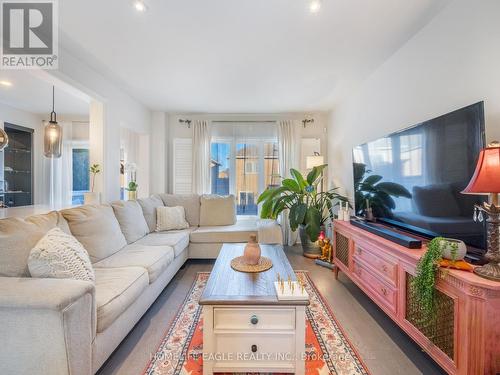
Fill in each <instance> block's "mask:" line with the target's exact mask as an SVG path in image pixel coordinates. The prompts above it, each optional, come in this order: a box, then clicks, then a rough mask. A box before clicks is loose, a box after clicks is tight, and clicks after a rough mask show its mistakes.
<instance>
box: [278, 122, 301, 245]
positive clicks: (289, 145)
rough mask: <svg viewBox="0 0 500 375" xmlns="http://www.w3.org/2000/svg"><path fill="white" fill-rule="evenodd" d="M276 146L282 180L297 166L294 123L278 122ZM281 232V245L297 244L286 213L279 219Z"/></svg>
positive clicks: (297, 155) (297, 152) (297, 140)
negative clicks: (277, 147)
mask: <svg viewBox="0 0 500 375" xmlns="http://www.w3.org/2000/svg"><path fill="white" fill-rule="evenodd" d="M278 145H279V163H280V172H281V176H282V177H283V178H289V177H290V168H296V169H297V168H298V166H299V154H300V150H299V139H298V136H297V127H296V126H295V123H294V121H291V120H284V121H279V122H278ZM280 222H281V228H282V231H283V243H284V244H285V245H289V246H292V245H294V244H295V242H297V236H298V233H297V232H292V230H291V229H290V223H289V220H288V212H284V213H283V214H282V215H281V217H280Z"/></svg>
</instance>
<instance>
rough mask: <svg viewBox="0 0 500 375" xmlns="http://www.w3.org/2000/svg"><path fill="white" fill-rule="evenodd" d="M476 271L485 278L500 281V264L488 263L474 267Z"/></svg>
mask: <svg viewBox="0 0 500 375" xmlns="http://www.w3.org/2000/svg"><path fill="white" fill-rule="evenodd" d="M474 273H475V274H476V275H479V276H481V277H484V278H485V279H489V280H494V281H500V264H498V263H488V264H485V265H484V266H481V267H476V268H474Z"/></svg>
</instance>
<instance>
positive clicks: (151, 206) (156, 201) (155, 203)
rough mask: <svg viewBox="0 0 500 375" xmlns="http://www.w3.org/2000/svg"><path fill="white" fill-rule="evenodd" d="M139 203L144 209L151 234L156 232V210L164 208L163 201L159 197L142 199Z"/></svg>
mask: <svg viewBox="0 0 500 375" xmlns="http://www.w3.org/2000/svg"><path fill="white" fill-rule="evenodd" d="M137 202H138V203H139V204H140V205H141V207H142V213H143V214H144V218H145V219H146V223H147V224H148V228H149V232H150V233H151V232H154V231H155V230H156V208H157V207H162V206H164V204H163V201H162V200H161V199H160V198H159V197H157V196H152V197H149V198H140V199H138V200H137Z"/></svg>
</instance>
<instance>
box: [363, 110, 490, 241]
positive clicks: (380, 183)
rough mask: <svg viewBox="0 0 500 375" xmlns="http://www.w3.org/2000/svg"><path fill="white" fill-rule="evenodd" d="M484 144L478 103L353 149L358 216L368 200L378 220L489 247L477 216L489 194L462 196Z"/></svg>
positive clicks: (482, 116) (482, 119) (482, 112)
mask: <svg viewBox="0 0 500 375" xmlns="http://www.w3.org/2000/svg"><path fill="white" fill-rule="evenodd" d="M484 145H485V134H484V103H483V102H479V103H476V104H472V105H470V106H467V107H464V108H461V109H458V110H456V111H453V112H450V113H448V114H446V115H443V116H439V117H437V118H434V119H432V120H428V121H424V122H422V123H420V124H417V125H415V126H412V127H409V128H406V129H404V130H401V131H398V132H396V133H392V134H389V135H387V136H385V137H382V138H379V139H377V140H374V141H371V142H367V143H364V144H362V145H359V146H357V147H355V148H354V150H353V170H354V184H355V187H354V191H355V211H356V215H357V216H364V214H365V209H366V205H367V204H369V205H370V207H371V208H372V212H373V215H374V216H375V218H376V221H377V222H381V223H383V224H387V225H391V226H395V227H398V228H401V229H407V230H409V231H411V232H414V233H416V234H417V235H421V236H424V237H427V238H431V237H436V236H443V237H449V238H455V239H460V240H463V241H464V242H465V243H466V244H467V245H469V246H472V247H474V248H476V249H485V248H486V242H485V239H486V233H485V225H484V223H480V222H474V220H473V212H474V204H476V203H481V202H483V201H484V200H485V198H484V197H482V196H476V195H464V194H461V191H462V190H463V189H464V188H465V186H466V185H467V183H468V182H469V180H470V178H471V177H472V175H473V173H474V169H475V166H476V161H477V158H478V156H479V151H480V150H481V149H482V148H483V147H484ZM367 200H368V201H367Z"/></svg>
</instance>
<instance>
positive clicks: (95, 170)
mask: <svg viewBox="0 0 500 375" xmlns="http://www.w3.org/2000/svg"><path fill="white" fill-rule="evenodd" d="M89 172H90V179H91V183H90V191H89V192H87V193H84V194H83V203H84V204H101V193H99V192H94V187H95V178H96V176H97V175H98V174H99V173H101V166H100V165H99V164H92V165H91V166H90V168H89Z"/></svg>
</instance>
